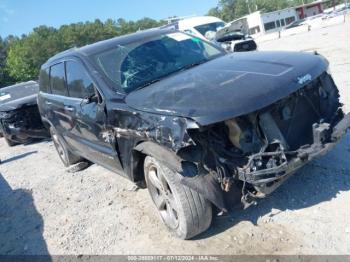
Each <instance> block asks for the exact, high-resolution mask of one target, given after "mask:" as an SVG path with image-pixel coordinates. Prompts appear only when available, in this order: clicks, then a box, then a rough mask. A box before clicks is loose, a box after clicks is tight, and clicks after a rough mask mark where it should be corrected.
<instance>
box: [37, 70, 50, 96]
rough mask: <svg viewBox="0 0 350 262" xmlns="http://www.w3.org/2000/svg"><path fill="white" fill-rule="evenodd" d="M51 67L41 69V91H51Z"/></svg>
mask: <svg viewBox="0 0 350 262" xmlns="http://www.w3.org/2000/svg"><path fill="white" fill-rule="evenodd" d="M49 74H50V69H49V68H46V69H43V70H41V71H40V81H39V86H40V91H41V92H44V93H50V75H49Z"/></svg>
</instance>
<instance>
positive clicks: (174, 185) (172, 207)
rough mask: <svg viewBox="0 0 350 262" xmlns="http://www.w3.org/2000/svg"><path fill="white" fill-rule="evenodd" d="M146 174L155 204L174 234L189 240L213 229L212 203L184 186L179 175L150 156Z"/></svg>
mask: <svg viewBox="0 0 350 262" xmlns="http://www.w3.org/2000/svg"><path fill="white" fill-rule="evenodd" d="M144 172H145V179H146V183H147V188H148V191H149V193H150V195H151V198H152V201H153V203H154V204H155V206H156V208H157V211H158V213H159V215H160V217H161V218H162V220H163V222H164V223H165V225H166V226H167V227H168V229H169V230H170V231H171V232H173V233H175V234H176V235H177V236H178V237H179V238H181V239H189V238H192V237H194V236H196V235H198V234H200V233H202V232H204V231H205V230H207V229H208V228H209V226H210V224H211V221H212V206H211V203H210V202H209V201H208V200H206V199H205V198H203V196H202V195H200V194H199V193H198V192H196V191H194V190H192V189H190V188H189V187H187V186H185V185H182V184H181V183H180V179H179V177H178V174H176V173H175V172H173V171H171V170H170V169H169V168H168V167H166V166H165V165H164V164H161V163H160V162H159V161H157V160H156V159H155V158H153V157H150V156H147V157H146V158H145V162H144ZM184 172H186V170H184Z"/></svg>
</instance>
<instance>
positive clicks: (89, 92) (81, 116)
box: [65, 59, 122, 171]
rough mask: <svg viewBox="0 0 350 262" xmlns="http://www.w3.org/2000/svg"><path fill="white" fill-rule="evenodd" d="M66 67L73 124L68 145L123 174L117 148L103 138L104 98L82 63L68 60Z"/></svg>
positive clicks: (67, 109)
mask: <svg viewBox="0 0 350 262" xmlns="http://www.w3.org/2000/svg"><path fill="white" fill-rule="evenodd" d="M65 66H66V77H67V88H68V93H69V98H68V99H67V100H68V101H67V102H66V103H65V110H66V111H67V113H68V114H70V116H71V118H72V120H73V121H72V123H73V124H72V127H71V128H70V132H69V135H68V137H67V138H66V139H67V140H68V143H69V144H70V145H71V146H72V147H73V148H74V150H76V151H77V152H78V153H79V155H82V156H84V157H85V158H86V159H88V160H90V161H92V162H94V163H98V164H100V165H102V166H104V167H107V168H109V169H111V170H113V171H120V170H121V169H122V168H121V164H120V161H119V158H118V154H117V151H116V148H115V145H114V144H113V143H111V142H110V141H108V140H106V139H105V138H104V137H103V134H104V133H105V132H106V114H105V110H104V107H105V104H104V101H103V99H102V96H101V94H100V93H99V92H98V90H97V89H96V86H95V84H94V82H93V81H92V78H91V77H90V75H89V74H88V73H87V70H86V69H85V67H84V66H83V64H82V63H81V62H80V61H79V60H75V59H74V60H68V61H66V62H65Z"/></svg>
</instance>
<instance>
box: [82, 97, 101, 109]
mask: <svg viewBox="0 0 350 262" xmlns="http://www.w3.org/2000/svg"><path fill="white" fill-rule="evenodd" d="M92 103H96V104H97V103H98V96H97V95H96V94H91V95H90V96H87V97H85V98H84V99H83V100H81V103H80V107H82V106H83V105H88V104H92Z"/></svg>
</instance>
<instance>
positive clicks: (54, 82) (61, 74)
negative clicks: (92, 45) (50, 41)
mask: <svg viewBox="0 0 350 262" xmlns="http://www.w3.org/2000/svg"><path fill="white" fill-rule="evenodd" d="M50 89H51V94H47V95H46V99H45V102H44V103H45V107H46V108H50V110H47V112H48V113H47V114H48V119H49V120H50V121H51V123H52V124H53V126H54V128H55V129H56V131H57V133H58V134H59V135H61V136H62V137H63V138H64V139H65V138H66V137H67V135H68V132H69V131H70V130H71V129H72V125H73V119H72V117H71V116H70V114H68V113H67V111H66V110H65V106H66V104H65V102H66V99H67V97H68V91H67V87H66V75H65V69H64V62H61V63H57V64H54V65H52V66H51V68H50Z"/></svg>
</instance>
